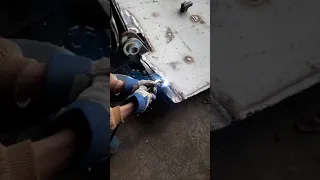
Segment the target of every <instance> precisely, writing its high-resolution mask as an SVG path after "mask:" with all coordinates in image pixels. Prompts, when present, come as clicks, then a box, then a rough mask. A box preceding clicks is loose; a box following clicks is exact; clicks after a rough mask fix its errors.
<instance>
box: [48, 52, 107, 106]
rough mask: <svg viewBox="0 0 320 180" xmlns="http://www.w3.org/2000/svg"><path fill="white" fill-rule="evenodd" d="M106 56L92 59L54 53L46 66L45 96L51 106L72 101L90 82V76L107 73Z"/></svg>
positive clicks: (62, 104)
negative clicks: (95, 59)
mask: <svg viewBox="0 0 320 180" xmlns="http://www.w3.org/2000/svg"><path fill="white" fill-rule="evenodd" d="M109 64H110V61H109V59H108V58H102V59H101V60H97V61H92V60H90V59H88V58H84V57H80V56H77V55H70V54H61V53H57V54H55V55H54V56H53V57H52V59H51V60H50V61H49V62H48V63H47V67H46V70H47V71H46V80H45V82H46V84H45V88H46V97H47V98H48V101H49V104H50V105H52V106H58V107H61V106H64V105H67V104H69V103H71V102H73V101H74V100H75V99H76V98H77V97H78V95H79V94H80V93H81V92H82V91H83V90H85V89H86V88H88V87H89V86H90V85H91V83H92V77H94V76H97V75H102V76H105V77H107V75H109V73H110V72H109V71H108V68H109Z"/></svg>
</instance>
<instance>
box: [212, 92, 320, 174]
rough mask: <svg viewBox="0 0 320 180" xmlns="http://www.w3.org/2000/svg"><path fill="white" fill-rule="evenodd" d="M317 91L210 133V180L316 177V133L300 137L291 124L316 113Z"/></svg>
mask: <svg viewBox="0 0 320 180" xmlns="http://www.w3.org/2000/svg"><path fill="white" fill-rule="evenodd" d="M319 90H320V87H319V86H317V87H313V88H311V89H309V90H308V91H306V92H303V93H302V94H299V95H297V96H294V97H292V98H289V99H288V100H285V101H284V102H282V103H280V104H278V105H276V106H275V107H273V108H270V109H267V110H266V111H264V112H262V113H259V114H257V115H256V116H254V117H252V118H249V119H248V120H245V121H243V122H242V123H239V124H237V125H233V126H231V127H229V128H226V129H223V130H221V131H218V132H215V133H212V134H211V172H212V174H211V177H212V179H216V180H222V179H223V180H235V179H237V180H242V179H244V180H315V179H319V169H320V153H319V152H320V134H305V133H301V132H300V131H299V130H298V129H297V128H296V121H297V120H298V119H299V118H303V116H304V114H305V113H307V112H309V111H314V110H316V109H317V108H318V109H320V95H319V93H318V92H319Z"/></svg>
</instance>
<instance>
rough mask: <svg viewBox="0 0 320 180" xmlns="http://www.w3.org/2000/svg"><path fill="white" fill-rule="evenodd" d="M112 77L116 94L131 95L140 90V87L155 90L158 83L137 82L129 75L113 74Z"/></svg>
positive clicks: (148, 81) (149, 81)
mask: <svg viewBox="0 0 320 180" xmlns="http://www.w3.org/2000/svg"><path fill="white" fill-rule="evenodd" d="M110 77H111V86H113V83H114V84H115V85H114V86H113V87H114V92H115V94H119V93H122V92H123V93H126V94H131V93H133V92H134V91H135V90H137V89H138V88H139V86H146V87H147V88H153V87H155V86H156V83H155V82H154V81H151V80H141V81H139V80H137V79H134V78H132V77H130V76H127V75H122V74H113V75H111V76H110Z"/></svg>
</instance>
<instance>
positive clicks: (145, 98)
mask: <svg viewBox="0 0 320 180" xmlns="http://www.w3.org/2000/svg"><path fill="white" fill-rule="evenodd" d="M156 94H157V88H156V87H152V88H149V89H148V88H147V87H146V86H139V88H138V89H137V90H136V91H135V92H134V93H133V94H132V95H130V96H129V97H128V98H127V100H126V102H133V103H135V105H136V111H135V113H136V114H140V113H143V112H144V111H145V110H146V109H147V108H148V106H149V105H150V104H151V102H152V101H153V100H155V99H156Z"/></svg>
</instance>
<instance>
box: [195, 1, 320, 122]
mask: <svg viewBox="0 0 320 180" xmlns="http://www.w3.org/2000/svg"><path fill="white" fill-rule="evenodd" d="M319 5H320V2H319V1H317V0H306V1H296V0H284V1H268V0H255V1H252V0H219V1H218V0H216V1H215V3H214V4H213V6H212V11H211V13H212V16H211V17H212V22H214V24H215V25H214V26H213V31H212V32H213V34H214V43H211V46H212V47H211V49H212V54H214V57H215V58H214V60H213V61H212V66H211V85H212V87H213V88H212V92H213V98H214V100H215V101H216V102H218V103H217V104H216V105H215V108H217V109H221V110H222V112H223V110H227V112H224V114H225V115H226V117H228V116H229V119H230V116H231V117H232V118H233V119H244V118H246V117H248V116H250V115H251V114H253V113H255V112H257V111H260V110H262V109H264V108H266V107H270V106H272V105H274V104H275V103H278V102H280V101H281V100H283V99H285V98H286V97H289V96H291V95H293V94H296V93H298V92H300V91H302V90H304V89H306V88H308V87H310V86H312V85H314V84H316V83H319V81H320V73H319V69H320V51H319V49H320V43H319V42H320V24H319V20H320V17H319V11H318V7H319ZM194 19H196V18H194Z"/></svg>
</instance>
